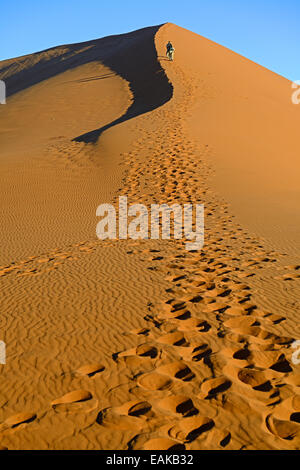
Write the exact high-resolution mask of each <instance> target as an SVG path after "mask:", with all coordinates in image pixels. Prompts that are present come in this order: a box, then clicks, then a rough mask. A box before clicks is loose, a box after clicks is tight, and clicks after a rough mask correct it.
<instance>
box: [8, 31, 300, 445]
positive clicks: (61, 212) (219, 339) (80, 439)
mask: <svg viewBox="0 0 300 470" xmlns="http://www.w3.org/2000/svg"><path fill="white" fill-rule="evenodd" d="M169 39H171V40H172V42H173V43H174V45H175V48H176V52H175V61H174V62H169V61H167V60H166V58H165V57H164V52H165V43H166V42H167V40H169ZM0 78H1V79H4V80H5V81H6V83H7V90H8V95H9V97H8V99H7V105H5V106H1V107H0V129H1V152H0V166H1V171H0V178H1V181H0V183H1V184H0V193H1V228H0V232H1V240H2V250H1V267H0V278H1V290H0V298H1V306H2V309H1V336H0V339H2V340H4V341H5V342H6V345H7V360H6V364H5V365H0V373H1V375H0V383H1V387H0V404H1V406H0V447H1V448H8V449H136V450H138V449H171V450H180V449H188V450H191V449H197V450H198V449H218V450H222V449H299V447H300V422H299V413H300V409H299V386H300V372H299V365H297V364H295V363H294V362H293V360H292V355H293V353H294V352H295V349H294V348H293V341H294V340H295V339H298V338H299V339H300V329H299V279H300V274H299V245H298V241H299V237H298V235H299V208H298V206H297V204H296V201H297V200H298V194H299V185H298V180H299V178H298V172H299V163H298V162H297V159H296V155H297V150H298V146H299V143H298V141H297V134H296V130H297V126H298V123H299V119H300V115H299V112H300V111H299V109H298V108H297V106H294V105H292V104H291V101H290V94H291V93H290V91H291V90H290V83H289V82H288V81H287V80H285V79H283V78H282V77H279V76H277V75H275V74H273V73H272V72H270V71H268V70H266V69H264V68H263V67H260V66H258V65H256V64H254V63H252V62H251V61H248V60H247V59H245V58H243V57H241V56H238V55H237V54H234V53H233V52H231V51H229V50H227V49H225V48H223V47H221V46H219V45H216V44H214V43H212V42H211V41H208V40H207V39H205V38H202V37H200V36H198V35H196V34H194V33H191V32H190V31H187V30H184V29H182V28H180V27H178V26H175V25H172V24H169V23H168V24H165V25H161V26H156V27H150V28H144V29H142V30H139V31H134V32H132V33H128V34H124V35H120V36H110V37H107V38H103V39H98V40H94V41H89V42H86V43H81V44H73V45H65V46H59V47H56V48H52V49H49V50H46V51H42V52H39V53H36V54H32V55H28V56H25V57H20V58H17V59H11V60H7V61H3V62H1V63H0ZM119 195H126V196H127V197H128V199H129V202H130V203H134V202H141V203H144V204H147V205H149V204H151V203H163V202H166V203H173V202H179V203H181V204H183V203H187V202H192V203H196V202H203V203H204V204H205V245H204V248H203V249H202V250H199V251H191V252H188V251H186V250H185V246H184V242H183V241H181V240H177V241H174V240H170V241H168V240H120V241H111V240H106V241H100V240H98V239H97V238H96V233H95V228H96V223H97V218H96V216H95V214H96V208H97V206H98V205H99V204H101V203H103V202H110V203H116V202H117V198H118V196H119Z"/></svg>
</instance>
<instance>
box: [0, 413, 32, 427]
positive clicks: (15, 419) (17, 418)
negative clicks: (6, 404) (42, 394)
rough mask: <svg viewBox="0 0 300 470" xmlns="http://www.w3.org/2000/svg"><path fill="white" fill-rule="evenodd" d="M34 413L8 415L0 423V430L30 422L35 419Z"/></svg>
mask: <svg viewBox="0 0 300 470" xmlns="http://www.w3.org/2000/svg"><path fill="white" fill-rule="evenodd" d="M36 417H37V416H36V414H35V413H29V412H28V413H17V414H15V415H12V416H10V417H9V418H7V419H6V420H5V421H4V422H3V423H2V424H1V425H0V432H3V431H5V430H7V429H13V428H16V427H17V426H19V425H21V424H26V423H31V422H32V421H34V420H35V419H36Z"/></svg>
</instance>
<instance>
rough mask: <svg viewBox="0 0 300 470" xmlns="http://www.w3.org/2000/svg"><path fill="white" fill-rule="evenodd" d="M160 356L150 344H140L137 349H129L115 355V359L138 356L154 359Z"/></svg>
mask: <svg viewBox="0 0 300 470" xmlns="http://www.w3.org/2000/svg"><path fill="white" fill-rule="evenodd" d="M157 354H158V350H157V348H155V347H154V346H152V345H150V344H147V343H145V344H140V345H139V346H137V347H136V348H132V349H128V350H127V351H123V352H121V353H118V354H116V355H114V356H115V357H117V358H119V357H128V356H138V357H150V358H151V359H154V358H155V357H156V356H157Z"/></svg>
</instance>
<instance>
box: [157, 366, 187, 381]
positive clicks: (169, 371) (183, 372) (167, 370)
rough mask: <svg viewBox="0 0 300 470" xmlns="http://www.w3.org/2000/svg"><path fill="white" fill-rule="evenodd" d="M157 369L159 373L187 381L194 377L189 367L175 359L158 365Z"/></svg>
mask: <svg viewBox="0 0 300 470" xmlns="http://www.w3.org/2000/svg"><path fill="white" fill-rule="evenodd" d="M157 371H158V372H159V373H161V374H165V375H168V376H170V377H172V378H175V379H178V380H183V381H185V382H188V381H190V380H192V379H193V378H194V377H195V374H194V373H193V372H192V371H191V369H190V368H189V367H188V366H187V365H186V364H185V363H184V362H181V361H175V362H172V363H170V364H166V365H163V366H160V367H158V369H157Z"/></svg>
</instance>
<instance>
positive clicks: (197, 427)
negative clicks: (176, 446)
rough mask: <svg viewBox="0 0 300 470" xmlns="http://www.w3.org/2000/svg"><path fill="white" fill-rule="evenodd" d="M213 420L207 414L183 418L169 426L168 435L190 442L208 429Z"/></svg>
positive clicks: (211, 426) (212, 424)
mask: <svg viewBox="0 0 300 470" xmlns="http://www.w3.org/2000/svg"><path fill="white" fill-rule="evenodd" d="M213 426H214V421H213V420H212V419H211V418H208V417H207V416H196V417H194V416H193V417H190V418H183V419H182V420H181V421H180V422H178V423H177V424H175V425H174V426H172V427H171V428H169V430H168V435H169V436H170V437H171V438H173V439H177V440H178V441H181V442H184V443H188V442H192V441H194V440H195V439H197V437H199V436H200V435H201V434H203V433H204V432H207V431H210V429H212V428H213Z"/></svg>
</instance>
